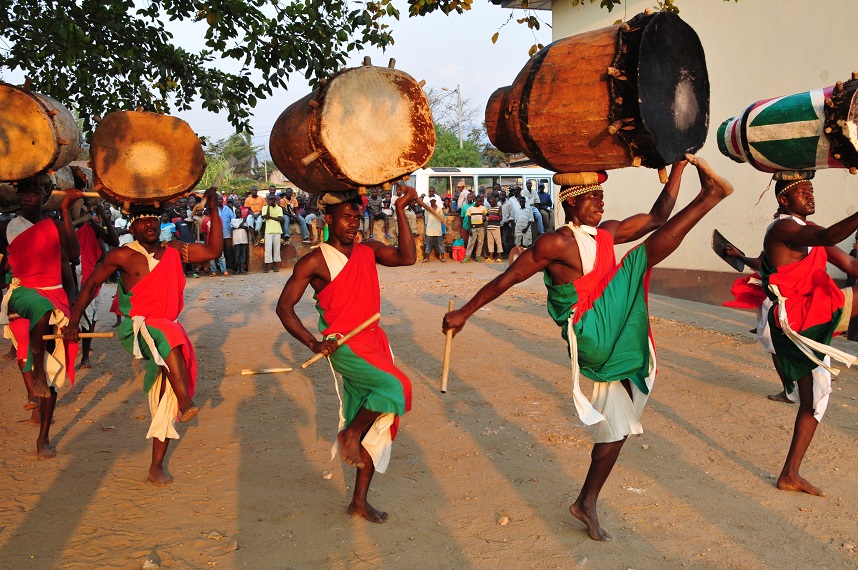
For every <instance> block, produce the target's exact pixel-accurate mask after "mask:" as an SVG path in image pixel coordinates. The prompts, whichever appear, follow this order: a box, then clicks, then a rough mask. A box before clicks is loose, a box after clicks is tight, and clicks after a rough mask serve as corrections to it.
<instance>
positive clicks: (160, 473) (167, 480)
mask: <svg viewBox="0 0 858 570" xmlns="http://www.w3.org/2000/svg"><path fill="white" fill-rule="evenodd" d="M146 480H147V481H149V482H150V483H152V484H153V485H155V486H156V487H166V486H167V485H172V484H173V478H172V477H170V476H169V475H167V474H166V473H164V469H162V468H161V467H155V466H154V465H153V466H152V467H149V477H148V479H146Z"/></svg>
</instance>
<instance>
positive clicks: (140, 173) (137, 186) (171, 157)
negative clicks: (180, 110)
mask: <svg viewBox="0 0 858 570" xmlns="http://www.w3.org/2000/svg"><path fill="white" fill-rule="evenodd" d="M90 166H91V167H92V172H93V178H94V187H95V190H96V191H97V192H98V193H100V194H101V195H102V196H104V197H105V198H107V199H109V200H112V201H115V202H118V203H120V204H125V203H132V204H160V203H162V202H168V201H169V200H172V199H173V198H177V197H179V196H183V195H184V194H185V193H187V192H188V191H189V190H192V189H193V188H194V187H195V186H196V185H197V183H198V182H199V181H200V178H202V176H203V172H204V171H205V167H206V164H205V156H204V155H203V147H202V144H201V143H200V139H199V137H198V136H197V135H196V134H195V133H194V131H193V130H191V127H190V126H189V125H188V124H187V123H186V122H185V121H183V120H181V119H178V118H176V117H170V116H167V115H160V114H158V113H148V112H142V111H115V112H112V113H108V114H107V115H105V117H104V118H103V119H102V120H101V122H100V123H98V127H97V128H96V129H95V133H94V134H93V136H92V145H91V147H90Z"/></svg>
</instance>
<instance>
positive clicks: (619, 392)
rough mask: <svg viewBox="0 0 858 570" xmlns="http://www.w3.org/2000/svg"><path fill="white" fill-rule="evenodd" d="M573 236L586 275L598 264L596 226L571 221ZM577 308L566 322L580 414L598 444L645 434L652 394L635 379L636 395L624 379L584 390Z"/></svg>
mask: <svg viewBox="0 0 858 570" xmlns="http://www.w3.org/2000/svg"><path fill="white" fill-rule="evenodd" d="M567 227H568V228H569V229H570V230H572V235H573V236H574V237H575V240H576V241H577V242H578V252H579V254H580V256H581V267H582V269H583V272H584V274H585V275H586V274H587V273H589V272H590V271H592V270H593V267H594V266H595V263H596V251H597V247H596V240H595V238H594V237H593V236H595V235H596V228H592V227H590V226H576V225H573V224H571V223H570V224H567ZM574 318H575V311H574V310H573V311H571V312H570V314H569V320H568V321H567V323H566V330H567V337H568V338H569V349H570V350H569V352H570V357H571V364H572V399H573V401H574V402H575V409H576V410H577V411H578V417H579V418H580V419H581V421H582V422H583V423H584V424H585V425H588V426H589V425H594V424H596V434H595V441H596V443H610V442H614V441H620V440H621V439H623V438H625V437H626V436H628V435H632V434H640V433H643V426H642V425H641V423H640V418H641V415H642V414H643V410H644V407H645V406H646V403H647V400H648V399H649V393H647V394H644V393H643V392H642V391H641V390H640V389H639V388H638V387H637V386H636V385H635V384H634V382H629V384H630V385H631V390H632V397H631V398H630V397H629V393H628V392H627V391H626V388H625V386H623V384H622V382H619V381H614V382H593V396H592V397H591V398H590V399H589V400H588V399H587V397H586V396H584V393H583V392H582V391H581V367H580V366H579V364H578V338H577V336H576V335H575V327H574V326H573V321H574ZM647 346H648V348H649V356H650V360H649V374H648V375H647V377H646V380H645V382H646V386H647V391H648V392H652V387H653V384H654V383H655V375H656V370H657V365H656V356H655V347H654V346H653V344H652V340H649V339H648V341H647Z"/></svg>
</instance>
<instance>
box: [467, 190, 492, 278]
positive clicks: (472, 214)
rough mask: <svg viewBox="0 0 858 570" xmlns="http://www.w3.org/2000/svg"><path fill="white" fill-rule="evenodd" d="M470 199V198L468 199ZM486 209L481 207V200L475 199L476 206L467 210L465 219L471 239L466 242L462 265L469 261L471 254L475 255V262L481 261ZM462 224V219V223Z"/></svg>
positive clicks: (484, 238) (480, 198) (484, 237)
mask: <svg viewBox="0 0 858 570" xmlns="http://www.w3.org/2000/svg"><path fill="white" fill-rule="evenodd" d="M469 199H470V198H469ZM487 212H488V210H486V207H485V206H483V198H482V196H480V197H479V198H477V202H476V204H474V205H473V206H471V207H470V208H468V211H467V213H466V217H467V219H468V226H469V227H470V232H471V238H470V239H469V240H468V249H467V251H465V259H463V260H462V263H467V262H468V261H470V260H471V253H475V254H476V260H477V261H479V262H482V261H483V258H482V257H480V255H481V254H482V253H483V242H484V241H485V240H486V213H487ZM462 223H463V224H464V219H463V221H462Z"/></svg>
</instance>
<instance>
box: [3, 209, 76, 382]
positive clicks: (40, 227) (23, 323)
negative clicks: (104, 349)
mask: <svg viewBox="0 0 858 570" xmlns="http://www.w3.org/2000/svg"><path fill="white" fill-rule="evenodd" d="M61 247H62V246H61V245H60V232H59V230H57V226H56V224H55V223H54V221H53V220H51V219H49V218H45V219H44V220H40V221H38V222H36V223H35V224H33V225H32V226H31V227H29V228H27V229H26V230H24V231H23V232H21V233H20V234H18V236H17V237H16V238H15V239H14V240H12V243H10V244H9V247H8V248H7V250H6V252H7V253H8V255H9V266H10V267H11V268H12V276H13V277H15V278H17V279H19V280H20V281H21V286H22V287H27V288H30V289H35V290H36V291H37V292H38V293H39V295H41V296H42V297H44V298H45V299H47V300H48V301H50V302H51V304H52V305H53V306H54V308H55V309H58V310H60V311H62V313H63V314H64V315H65V316H66V317H68V316H69V314H70V313H71V311H70V310H69V299H68V296H67V295H66V292H65V290H64V289H63V288H62V287H59V288H57V289H41V287H53V286H55V285H62V282H63V276H62V254H61V251H60V248H61ZM9 328H10V329H11V330H12V334H14V335H15V340H16V341H17V343H18V351H17V356H18V359H19V360H26V359H27V354H28V353H29V350H30V321H29V320H27V319H14V320H13V321H12V323H10V327H9ZM77 347H78V345H77V343H69V342H67V343H65V356H66V358H65V360H66V362H65V367H66V375H67V376H68V378H69V380H70V381H71V385H72V387H74V361H75V359H76V358H77ZM22 355H23V356H22Z"/></svg>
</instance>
